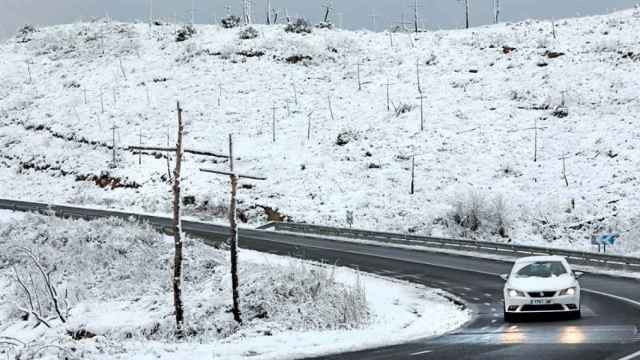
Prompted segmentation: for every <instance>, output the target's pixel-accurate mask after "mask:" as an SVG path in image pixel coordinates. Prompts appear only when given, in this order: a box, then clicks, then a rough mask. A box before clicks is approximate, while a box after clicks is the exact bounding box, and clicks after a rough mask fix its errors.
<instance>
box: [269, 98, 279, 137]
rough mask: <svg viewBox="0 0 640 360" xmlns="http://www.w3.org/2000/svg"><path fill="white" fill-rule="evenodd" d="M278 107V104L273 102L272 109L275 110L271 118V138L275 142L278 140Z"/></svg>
mask: <svg viewBox="0 0 640 360" xmlns="http://www.w3.org/2000/svg"><path fill="white" fill-rule="evenodd" d="M277 109H278V107H277V106H276V103H275V102H274V103H273V106H272V107H271V110H272V111H273V116H272V119H271V139H272V140H273V142H274V143H275V142H276V110H277Z"/></svg>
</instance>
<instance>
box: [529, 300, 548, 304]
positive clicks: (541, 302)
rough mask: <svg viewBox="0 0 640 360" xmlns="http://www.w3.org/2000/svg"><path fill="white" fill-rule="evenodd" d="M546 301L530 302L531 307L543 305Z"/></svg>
mask: <svg viewBox="0 0 640 360" xmlns="http://www.w3.org/2000/svg"><path fill="white" fill-rule="evenodd" d="M546 303H547V300H531V305H545V304H546Z"/></svg>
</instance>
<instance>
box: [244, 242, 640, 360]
mask: <svg viewBox="0 0 640 360" xmlns="http://www.w3.org/2000/svg"><path fill="white" fill-rule="evenodd" d="M240 246H241V247H245V248H250V249H254V250H259V251H263V252H269V253H274V254H280V255H289V256H295V257H299V258H304V259H310V260H316V261H324V262H328V263H335V264H337V265H341V266H348V267H352V268H357V269H360V270H362V271H366V272H370V273H375V274H380V275H383V276H389V277H394V278H398V279H403V280H408V281H412V282H416V283H420V284H424V285H426V286H431V287H437V288H442V289H445V290H447V291H448V292H450V293H452V294H454V295H456V296H458V297H460V298H462V299H463V300H464V301H465V302H467V303H468V304H469V305H470V306H471V307H472V308H473V309H474V310H475V312H476V317H475V319H474V320H473V321H472V322H471V323H469V324H467V326H465V327H464V328H462V329H459V330H458V331H455V332H453V333H451V334H448V335H445V336H441V337H438V338H432V339H425V340H422V341H415V342H411V343H408V344H403V345H397V346H389V347H384V348H379V349H371V350H366V351H359V352H355V353H348V354H339V355H332V356H325V357H322V358H321V359H492V360H493V359H581V360H588V359H594V360H596V359H597V360H602V359H612V360H619V359H624V360H630V359H625V357H627V356H629V355H630V354H634V353H635V352H638V351H640V333H639V330H638V329H639V328H640V281H638V280H632V279H624V278H617V277H610V276H603V275H595V274H587V275H586V276H585V277H584V278H583V279H582V280H581V283H582V285H583V287H584V288H586V289H588V290H585V291H584V293H583V300H582V301H583V303H582V306H583V318H582V319H580V320H567V319H562V318H557V317H556V318H549V317H547V318H545V319H542V320H541V321H525V322H521V323H515V324H505V323H504V321H503V319H502V303H501V296H502V295H501V294H502V286H503V285H504V282H503V280H502V279H500V278H499V277H498V276H497V275H498V274H501V273H506V272H508V271H509V270H510V267H511V264H509V263H508V262H502V261H494V260H486V259H479V258H470V257H464V256H459V255H448V254H442V253H428V252H421V251H412V250H405V249H397V248H385V247H379V246H372V245H365V244H357V243H348V242H338V241H331V240H322V239H314V238H309V237H297V236H295V235H292V234H281V233H277V232H271V233H263V234H260V235H259V236H256V235H255V234H250V235H245V236H241V237H240ZM425 321H428V320H425ZM634 358H635V356H634ZM637 358H638V359H640V353H639V354H638V356H637Z"/></svg>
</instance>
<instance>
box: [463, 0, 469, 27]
mask: <svg viewBox="0 0 640 360" xmlns="http://www.w3.org/2000/svg"><path fill="white" fill-rule="evenodd" d="M462 1H464V27H465V29H468V28H469V0H462Z"/></svg>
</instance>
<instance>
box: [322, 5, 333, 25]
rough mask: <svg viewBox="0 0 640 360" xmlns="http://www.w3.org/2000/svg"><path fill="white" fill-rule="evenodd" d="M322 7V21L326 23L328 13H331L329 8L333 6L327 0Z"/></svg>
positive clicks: (331, 8)
mask: <svg viewBox="0 0 640 360" xmlns="http://www.w3.org/2000/svg"><path fill="white" fill-rule="evenodd" d="M322 8H324V10H325V11H324V18H323V20H322V21H323V22H325V23H328V22H329V14H330V13H331V10H333V6H332V5H331V1H330V0H328V1H327V2H326V3H325V4H324V5H322Z"/></svg>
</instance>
